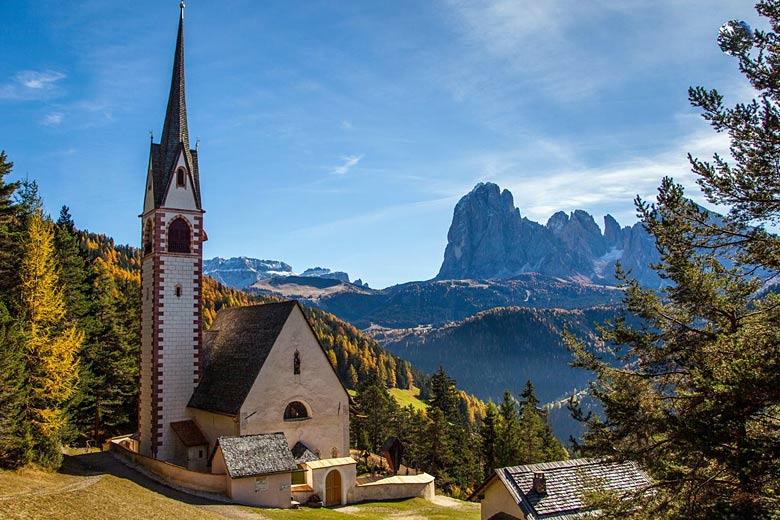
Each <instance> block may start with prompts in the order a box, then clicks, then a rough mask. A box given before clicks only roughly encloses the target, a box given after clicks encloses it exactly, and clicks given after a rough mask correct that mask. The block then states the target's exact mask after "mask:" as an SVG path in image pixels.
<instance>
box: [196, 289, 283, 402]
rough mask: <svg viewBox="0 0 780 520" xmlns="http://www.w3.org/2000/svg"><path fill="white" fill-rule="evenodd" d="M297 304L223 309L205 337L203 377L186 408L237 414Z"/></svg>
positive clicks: (267, 304) (271, 304)
mask: <svg viewBox="0 0 780 520" xmlns="http://www.w3.org/2000/svg"><path fill="white" fill-rule="evenodd" d="M296 305H297V304H296V302H295V301H286V302H280V303H266V304H264V305H249V306H246V307H232V308H228V309H222V310H221V311H219V313H218V314H217V317H216V319H215V320H214V324H213V325H212V326H211V329H210V330H209V331H208V332H205V333H204V334H203V348H204V351H205V352H204V354H205V360H204V367H203V375H202V377H201V380H200V383H199V384H198V387H197V388H196V389H195V392H194V393H193V394H192V397H191V398H190V402H189V403H188V405H187V406H189V407H192V408H198V409H201V410H206V411H209V412H216V413H224V414H228V415H236V414H238V413H239V411H240V410H241V405H242V404H243V403H244V400H245V399H246V396H247V395H248V394H249V391H250V390H251V389H252V385H253V384H254V382H255V380H256V379H257V376H258V374H259V373H260V369H261V368H262V367H263V364H264V363H265V360H266V358H267V357H268V354H269V353H270V352H271V349H272V348H273V346H274V343H275V342H276V338H277V337H278V336H279V334H280V333H281V331H282V328H283V327H284V324H285V323H286V322H287V318H288V317H289V316H290V313H291V312H292V310H293V308H294V307H295V306H296Z"/></svg>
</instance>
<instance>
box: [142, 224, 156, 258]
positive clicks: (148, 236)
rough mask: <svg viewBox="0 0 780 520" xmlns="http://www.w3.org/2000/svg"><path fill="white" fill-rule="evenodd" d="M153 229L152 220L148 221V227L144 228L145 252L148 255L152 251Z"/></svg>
mask: <svg viewBox="0 0 780 520" xmlns="http://www.w3.org/2000/svg"><path fill="white" fill-rule="evenodd" d="M153 234H154V233H153V229H152V222H151V221H147V222H146V227H145V229H144V254H145V255H148V254H149V253H151V252H152V235H153Z"/></svg>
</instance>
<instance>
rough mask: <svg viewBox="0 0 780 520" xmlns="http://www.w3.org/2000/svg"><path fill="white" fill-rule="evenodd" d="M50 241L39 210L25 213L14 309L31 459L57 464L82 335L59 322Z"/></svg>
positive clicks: (61, 303)
mask: <svg viewBox="0 0 780 520" xmlns="http://www.w3.org/2000/svg"><path fill="white" fill-rule="evenodd" d="M53 242H54V232H53V230H52V224H51V223H50V222H48V221H46V220H45V219H44V217H43V215H42V214H41V212H40V210H36V211H34V212H33V213H32V215H30V217H29V218H28V227H27V238H26V241H25V243H24V248H23V252H24V256H23V258H22V264H21V271H20V279H21V298H20V302H19V308H20V310H21V312H22V315H21V318H22V320H23V326H24V329H23V331H22V334H23V341H24V350H25V356H26V359H27V366H28V371H29V376H28V377H29V379H28V381H29V383H28V384H29V392H30V394H29V400H28V403H27V408H26V410H25V412H26V419H27V420H28V421H29V423H30V424H31V426H32V428H33V434H34V442H35V444H34V460H35V461H36V462H38V463H40V464H42V465H45V466H52V467H56V466H59V464H60V462H61V460H62V454H61V453H60V449H61V436H62V434H63V431H64V430H65V428H66V425H67V416H66V413H65V404H66V402H67V401H68V399H69V398H70V397H71V395H72V393H73V390H74V387H75V384H76V381H77V358H76V354H77V352H78V350H79V347H80V346H81V342H82V334H81V333H80V332H78V331H77V330H76V327H75V326H73V325H66V324H65V323H64V318H65V302H64V299H63V297H62V290H61V288H60V287H59V282H58V279H57V269H56V263H55V252H54V243H53Z"/></svg>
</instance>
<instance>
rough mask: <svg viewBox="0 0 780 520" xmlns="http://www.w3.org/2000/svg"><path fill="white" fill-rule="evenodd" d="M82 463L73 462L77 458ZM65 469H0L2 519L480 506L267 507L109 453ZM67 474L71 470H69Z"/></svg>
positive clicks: (270, 515) (290, 515)
mask: <svg viewBox="0 0 780 520" xmlns="http://www.w3.org/2000/svg"><path fill="white" fill-rule="evenodd" d="M79 458H81V459H87V460H86V462H74V460H75V459H79ZM63 471H64V472H61V473H55V472H50V471H43V470H40V469H35V468H23V469H20V470H18V471H2V470H0V518H3V519H25V520H38V519H58V520H60V519H62V520H120V519H130V518H154V519H155V520H158V519H160V520H166V519H171V520H181V519H183V518H186V519H187V520H218V519H223V518H232V519H240V520H252V519H256V520H277V519H280V520H285V519H289V520H295V519H304V520H305V519H312V520H314V519H324V520H327V519H336V518H341V519H344V520H385V519H387V520H389V519H397V520H399V519H404V518H406V519H410V518H414V519H419V520H449V519H452V520H455V519H466V520H469V519H473V520H476V519H478V518H479V506H478V505H477V504H471V503H467V502H461V501H457V500H453V499H449V498H437V502H436V503H431V502H428V501H426V500H423V499H419V498H416V499H410V500H401V501H398V502H387V503H385V502H371V503H365V504H360V505H357V506H347V507H344V508H340V509H339V510H328V509H307V508H304V509H299V510H278V509H277V510H269V509H256V508H249V507H244V506H237V505H230V504H222V503H218V502H213V501H209V500H205V499H198V498H195V497H190V496H186V495H184V494H183V493H179V492H176V491H173V490H171V489H168V488H164V487H163V486H160V485H158V484H156V483H151V482H150V481H149V480H148V479H146V478H145V477H143V476H142V475H139V474H137V473H135V472H134V471H132V470H130V469H128V468H126V467H124V466H123V465H122V464H121V463H120V462H118V461H116V460H115V459H113V457H112V456H111V455H110V454H108V453H97V454H91V455H88V456H82V457H70V458H69V460H68V461H66V464H65V469H64V470H63ZM65 472H69V473H72V474H67V473H65Z"/></svg>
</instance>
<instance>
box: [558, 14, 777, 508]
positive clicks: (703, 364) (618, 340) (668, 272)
mask: <svg viewBox="0 0 780 520" xmlns="http://www.w3.org/2000/svg"><path fill="white" fill-rule="evenodd" d="M757 10H758V11H759V13H760V14H761V15H763V16H765V17H767V18H768V21H769V27H770V28H771V31H769V32H763V31H756V32H755V33H754V32H752V31H751V30H750V29H749V28H748V27H747V26H746V25H744V23H741V22H729V23H728V24H727V25H726V26H724V28H723V29H722V30H721V36H720V38H719V43H720V45H721V48H722V49H723V50H724V51H726V52H728V53H730V54H732V55H734V56H736V57H737V58H738V60H739V65H740V70H741V71H742V72H743V73H744V75H745V76H746V77H747V79H748V80H749V81H750V83H751V85H752V86H753V88H754V89H755V90H756V91H757V96H758V98H757V100H754V101H753V102H751V103H747V104H738V105H736V106H735V107H734V108H726V107H724V105H723V98H722V96H721V95H720V94H719V93H718V92H717V91H715V90H706V89H704V88H701V87H698V88H692V89H691V90H690V92H689V94H690V99H691V102H692V103H693V105H694V106H697V107H700V108H701V109H702V110H703V115H704V117H705V119H706V120H708V121H709V122H710V123H711V124H712V126H713V128H714V129H715V130H716V131H718V132H725V133H727V134H728V136H729V138H730V141H731V146H730V152H731V159H726V158H723V157H720V156H717V155H716V156H715V157H714V160H713V161H712V162H707V161H701V160H699V159H696V158H693V157H690V160H691V164H692V168H693V171H694V173H695V174H696V175H698V182H699V185H700V186H701V187H702V189H703V191H704V193H705V194H706V195H707V197H708V199H709V200H710V201H711V202H714V203H725V204H728V205H730V207H731V210H730V212H729V214H728V215H727V216H725V217H723V218H720V217H716V216H714V215H712V214H711V213H709V212H707V211H705V210H704V209H702V208H701V207H700V206H698V205H696V204H694V203H693V202H692V201H690V200H688V199H686V198H685V193H684V191H683V189H682V187H681V186H679V185H677V184H675V183H674V182H673V181H672V180H671V179H668V178H667V179H664V180H663V182H662V185H661V187H660V188H659V192H658V197H657V201H656V203H655V204H648V203H646V202H644V201H641V200H638V201H637V206H638V211H639V215H640V217H641V219H642V221H643V223H644V225H645V227H646V228H647V229H648V231H649V232H650V233H651V234H652V235H653V237H654V238H655V241H656V246H657V248H658V250H659V252H660V254H661V260H660V262H659V265H658V266H657V269H658V272H659V274H660V275H661V277H662V278H663V279H664V280H665V281H666V282H667V283H668V286H667V287H666V288H665V289H663V290H662V292H661V294H658V293H656V292H654V291H651V290H647V289H644V288H642V287H640V286H639V285H638V284H637V283H636V281H634V280H631V279H630V278H629V277H628V276H626V275H625V273H619V274H620V275H621V277H622V278H623V279H624V284H625V288H626V300H625V311H626V314H625V315H623V316H620V317H619V318H618V319H616V320H615V321H614V322H613V323H609V324H605V326H604V328H603V329H602V338H603V340H604V343H605V350H604V351H601V352H594V351H590V350H587V349H586V348H585V347H584V346H583V345H582V344H580V343H578V342H576V341H574V340H573V338H571V337H569V338H568V339H569V342H570V344H571V345H572V347H573V349H574V352H575V355H576V359H577V361H576V363H577V365H578V366H582V367H585V368H588V369H590V370H592V371H593V372H594V373H595V374H596V377H597V379H596V381H595V383H594V384H593V385H592V386H591V393H592V395H593V396H595V397H596V398H597V399H598V400H599V401H600V402H601V405H602V408H603V410H604V416H603V418H600V417H597V416H595V415H593V416H591V417H590V418H589V419H588V421H587V423H586V426H587V432H586V435H585V445H584V446H583V447H582V449H583V450H584V451H585V453H587V454H594V455H607V456H612V457H616V458H618V459H628V460H634V461H637V462H638V463H639V464H640V465H641V466H643V467H644V468H646V469H647V470H648V471H649V473H650V475H651V476H652V477H653V478H654V480H655V485H654V489H653V491H652V492H650V493H643V494H640V495H637V496H635V497H633V500H630V501H626V500H621V501H612V502H611V503H609V504H607V506H606V507H603V509H604V510H605V511H607V512H608V513H609V515H610V516H611V517H613V518H618V517H622V518H625V517H628V516H629V515H632V514H634V515H635V516H641V517H643V518H674V519H683V518H685V519H699V518H701V519H704V518H733V519H737V518H777V517H778V511H780V494H778V490H780V473H779V472H778V467H780V385H778V381H780V334H779V333H778V331H780V295H778V294H777V292H776V291H775V290H774V289H772V288H769V287H767V280H771V279H773V278H776V277H777V275H778V274H780V237H778V236H777V235H774V234H772V233H770V232H769V231H767V230H766V229H765V228H764V225H765V224H770V223H773V222H777V221H778V220H780V203H779V202H778V201H779V200H780V180H778V179H779V177H778V175H777V163H778V159H779V158H780V139H778V135H780V108H779V107H780V105H779V103H780V48H779V47H778V41H780V34H778V33H780V2H777V1H774V0H773V1H762V2H759V3H758V5H757ZM767 289H769V290H767ZM629 314H631V315H633V316H634V317H636V318H638V319H639V320H640V323H636V322H635V321H634V320H629V319H628V315H629ZM615 360H617V363H616V362H615ZM637 506H640V509H638V510H636V507H637ZM626 508H629V509H634V511H633V512H632V511H630V510H629V511H626V510H625V509H626Z"/></svg>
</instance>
